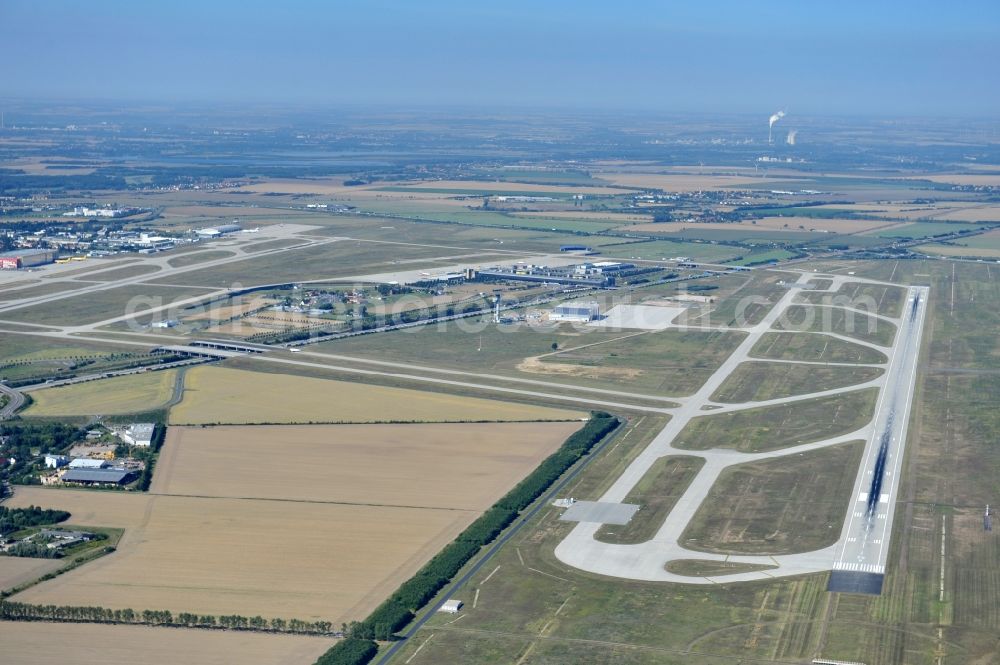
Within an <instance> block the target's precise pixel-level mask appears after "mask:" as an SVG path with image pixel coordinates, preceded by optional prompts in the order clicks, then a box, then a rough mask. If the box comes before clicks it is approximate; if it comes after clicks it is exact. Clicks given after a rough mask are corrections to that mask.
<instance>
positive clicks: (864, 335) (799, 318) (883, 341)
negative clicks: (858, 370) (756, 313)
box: [774, 305, 896, 347]
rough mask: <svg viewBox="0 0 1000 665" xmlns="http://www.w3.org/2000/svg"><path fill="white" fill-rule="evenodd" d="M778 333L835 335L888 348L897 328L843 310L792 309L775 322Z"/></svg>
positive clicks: (820, 308) (818, 308)
mask: <svg viewBox="0 0 1000 665" xmlns="http://www.w3.org/2000/svg"><path fill="white" fill-rule="evenodd" d="M774 328H775V329H776V330H788V331H798V332H818V333H834V334H837V335H846V336H847V337H853V338H855V339H858V340H861V341H863V342H871V343H872V344H878V345H880V346H885V347H888V346H890V345H891V344H892V340H893V338H894V337H895V336H896V326H895V325H894V324H892V323H889V322H888V321H882V320H880V319H876V318H874V317H871V316H867V315H865V314H860V313H856V312H851V311H849V310H845V309H843V308H841V307H813V306H804V305H792V306H790V307H789V308H788V309H786V310H785V311H784V312H783V313H782V315H781V317H780V318H778V320H777V321H775V322H774Z"/></svg>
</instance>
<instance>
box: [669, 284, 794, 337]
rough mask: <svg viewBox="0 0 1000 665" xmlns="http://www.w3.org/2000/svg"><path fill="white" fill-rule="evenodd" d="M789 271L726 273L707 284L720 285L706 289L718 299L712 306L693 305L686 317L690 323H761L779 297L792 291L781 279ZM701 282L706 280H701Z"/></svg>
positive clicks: (736, 324)
mask: <svg viewBox="0 0 1000 665" xmlns="http://www.w3.org/2000/svg"><path fill="white" fill-rule="evenodd" d="M787 278H788V276H787V275H784V274H782V273H778V272H771V271H768V270H754V271H753V272H748V273H739V274H733V275H725V276H723V277H720V278H719V279H718V280H712V281H707V280H706V281H705V282H704V284H708V285H714V286H718V287H719V288H718V289H717V290H713V291H708V292H705V293H704V294H702V295H708V296H711V297H713V298H715V299H716V301H715V302H714V303H713V304H711V305H708V306H703V307H697V308H694V307H693V308H691V309H690V310H689V312H688V314H687V317H686V323H688V324H689V325H713V326H745V325H754V324H757V323H760V322H761V321H762V320H763V319H764V317H765V316H767V313H768V312H770V311H771V308H772V307H773V306H774V305H775V304H776V303H777V302H778V300H779V299H781V297H782V296H783V295H785V294H786V293H788V287H787V286H785V285H783V284H781V283H780V282H782V281H784V280H786V279H787ZM698 284H702V282H701V281H699V282H698Z"/></svg>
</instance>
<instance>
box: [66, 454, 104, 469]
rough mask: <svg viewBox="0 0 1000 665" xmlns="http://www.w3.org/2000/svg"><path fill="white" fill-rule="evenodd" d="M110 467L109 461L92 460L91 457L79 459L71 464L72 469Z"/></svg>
mask: <svg viewBox="0 0 1000 665" xmlns="http://www.w3.org/2000/svg"><path fill="white" fill-rule="evenodd" d="M108 466H110V465H109V464H108V461H107V460H103V459H90V458H89V457H77V458H76V459H74V460H73V461H72V462H70V463H69V468H71V469H104V468H106V467H108Z"/></svg>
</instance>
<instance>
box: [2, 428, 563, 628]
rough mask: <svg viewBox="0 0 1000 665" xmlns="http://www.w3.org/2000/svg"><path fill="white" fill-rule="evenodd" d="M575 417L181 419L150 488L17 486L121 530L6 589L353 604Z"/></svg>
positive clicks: (217, 604) (147, 605)
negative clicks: (227, 422)
mask: <svg viewBox="0 0 1000 665" xmlns="http://www.w3.org/2000/svg"><path fill="white" fill-rule="evenodd" d="M578 428H579V423H531V424H520V423H517V424H510V425H505V424H500V425H497V424H489V425H464V424H459V425H451V426H440V425H376V426H360V427H353V428H352V427H347V426H326V427H294V428H285V427H267V428H258V427H245V428H218V429H216V428H206V429H201V428H198V429H190V430H186V429H185V430H181V431H180V432H179V433H173V434H171V438H170V440H169V441H168V442H167V444H166V447H165V449H164V457H163V459H162V462H161V464H160V465H159V466H158V469H157V474H156V478H155V483H154V487H153V488H152V491H151V492H150V494H148V495H139V494H126V493H119V492H86V491H75V490H56V489H44V488H23V489H21V488H19V489H18V492H17V493H16V494H15V496H14V497H13V499H12V500H11V502H10V505H12V506H25V505H45V506H48V507H52V508H61V509H65V510H69V511H71V512H72V513H73V518H74V520H75V521H81V522H84V523H87V524H94V525H98V526H105V525H107V526H116V527H121V528H124V529H125V535H124V536H123V538H122V540H121V541H120V542H119V544H118V548H117V551H116V552H115V553H114V554H113V555H109V556H106V557H104V558H102V559H100V560H98V561H96V562H93V563H92V564H88V565H86V566H82V567H80V568H77V569H75V570H73V571H71V572H69V573H66V574H64V575H62V576H60V577H58V578H56V579H54V580H50V581H48V582H44V583H42V584H39V585H37V586H34V587H31V588H30V589H28V590H26V591H25V592H22V593H21V594H18V595H17V596H16V598H17V599H18V600H20V601H24V602H31V603H42V604H49V603H55V604H69V605H100V606H102V607H109V608H125V607H131V608H133V609H169V610H171V611H173V612H182V611H189V612H198V613H205V614H216V615H219V614H231V613H239V614H243V615H249V616H252V615H254V614H260V615H262V616H264V617H282V618H286V619H287V618H300V619H312V620H315V619H326V620H330V621H333V622H334V623H335V624H339V622H341V621H349V620H352V619H360V618H362V617H363V616H365V615H366V614H367V613H368V612H369V611H370V610H371V609H372V608H374V606H375V605H377V604H378V603H379V602H381V601H382V600H383V599H384V598H385V596H386V595H387V594H388V593H389V592H391V591H392V590H393V589H394V588H395V587H396V586H397V585H398V584H399V583H400V582H401V581H403V580H404V579H406V578H407V577H408V576H409V575H411V574H413V572H415V571H416V569H417V568H419V567H420V566H421V565H422V564H423V563H424V562H425V561H427V560H428V559H429V558H430V557H431V556H433V555H434V554H436V553H437V552H438V551H439V550H440V548H441V547H442V546H443V545H444V544H445V543H447V542H448V541H450V540H451V539H452V538H454V537H455V536H456V535H457V534H458V533H459V532H460V531H461V530H462V529H463V528H465V526H467V525H468V524H469V523H470V522H471V521H472V520H473V519H475V517H477V516H478V515H479V513H480V512H481V511H482V510H483V509H484V508H485V507H487V506H488V505H490V504H491V503H492V502H493V501H495V500H496V499H497V498H499V496H500V495H501V494H502V493H503V492H505V491H506V490H507V489H508V488H509V487H511V486H513V485H514V484H515V483H516V482H517V481H518V480H519V479H520V478H521V477H523V476H524V475H526V474H527V473H528V472H530V470H531V469H532V468H534V467H535V466H536V465H537V463H538V462H539V460H540V459H542V458H543V457H545V456H546V455H548V454H549V453H551V452H552V451H553V450H555V449H556V448H557V447H558V446H559V445H560V444H561V443H562V442H563V441H564V439H565V438H566V437H567V436H568V435H569V434H570V433H571V432H573V431H575V430H576V429H578ZM286 430H287V432H286ZM428 506H430V507H428Z"/></svg>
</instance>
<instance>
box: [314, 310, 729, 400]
mask: <svg viewBox="0 0 1000 665" xmlns="http://www.w3.org/2000/svg"><path fill="white" fill-rule="evenodd" d="M741 338H742V333H737V332H732V333H729V332H718V331H705V332H701V331H680V330H665V331H660V332H655V333H645V334H639V335H635V334H634V333H631V332H615V331H607V330H602V329H599V328H588V327H580V328H576V327H574V326H571V325H567V324H563V325H560V326H544V327H531V326H524V325H522V326H506V325H501V326H497V325H495V324H493V323H488V322H487V320H486V319H483V320H480V321H478V322H477V321H475V320H465V321H463V322H460V323H459V322H449V323H447V324H443V325H434V326H423V327H420V328H411V329H406V330H399V331H395V332H390V333H380V334H377V335H365V336H362V337H354V338H347V339H342V340H337V341H331V342H323V343H321V344H317V345H315V347H312V348H314V349H315V350H316V351H321V352H325V353H333V354H338V355H344V356H351V357H362V358H371V359H378V360H389V361H398V362H406V363H413V364H418V365H427V366H432V367H443V368H448V369H460V370H465V371H472V372H480V373H487V374H501V375H505V376H517V377H521V378H527V379H533V380H543V381H551V382H554V383H566V384H574V385H575V384H580V385H586V386H592V387H597V388H609V389H614V390H627V391H629V392H637V393H642V392H646V393H649V394H657V395H686V394H690V393H691V392H693V391H694V390H696V389H697V388H698V386H700V385H701V384H702V383H703V382H704V381H705V379H707V378H708V376H709V375H710V374H711V372H712V371H714V369H715V368H716V367H718V366H719V364H721V363H722V361H723V360H724V359H725V357H726V356H727V355H728V354H729V353H731V352H732V350H733V348H735V346H736V345H737V344H738V343H739V340H740V339H741ZM552 344H556V345H558V351H557V352H556V353H554V354H553V349H552ZM538 356H544V357H542V358H538Z"/></svg>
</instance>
